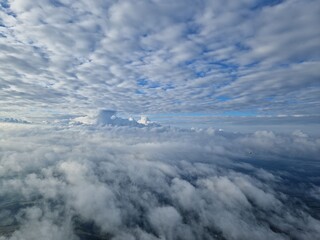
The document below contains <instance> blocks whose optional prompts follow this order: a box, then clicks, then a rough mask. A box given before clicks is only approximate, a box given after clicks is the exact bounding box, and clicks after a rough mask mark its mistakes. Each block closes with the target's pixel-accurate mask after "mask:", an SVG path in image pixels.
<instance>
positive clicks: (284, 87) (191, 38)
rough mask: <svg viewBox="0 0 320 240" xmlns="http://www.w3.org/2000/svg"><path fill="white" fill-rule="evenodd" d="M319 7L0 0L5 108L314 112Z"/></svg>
mask: <svg viewBox="0 0 320 240" xmlns="http://www.w3.org/2000/svg"><path fill="white" fill-rule="evenodd" d="M319 12H320V6H319V4H318V2H317V1H316V0H307V1H303V0H293V1H260V0H243V1H237V2H236V3H235V2H234V1H222V0H217V1H207V0H197V1H189V0H179V1H175V2H174V3H173V2H172V1H139V2H138V3H136V2H134V3H133V2H132V1H127V0H122V1H94V2H88V1H83V0H79V1H76V2H74V1H68V0H53V1H52V0H39V1H37V2H35V1H32V0H23V1H22V0H8V1H2V3H1V4H0V19H1V21H0V36H1V38H0V49H1V54H0V76H1V78H0V86H1V89H2V91H1V93H0V99H1V100H0V101H1V110H2V111H8V110H11V111H14V112H15V114H16V115H19V114H20V115H21V116H24V115H29V116H35V115H38V114H39V113H42V114H43V115H46V114H47V115H48V114H55V113H57V112H59V113H60V112H62V113H66V112H67V113H68V114H69V113H73V114H79V113H80V114H81V113H83V112H87V111H89V110H90V109H97V108H98V109H100V108H109V109H119V110H121V111H125V112H128V113H138V114H140V113H158V112H194V111H205V112H218V113H219V112H221V111H228V110H238V111H251V110H254V111H256V112H258V113H259V112H262V113H265V114H288V115H290V114H305V115H310V114H312V113H315V112H319V107H318V106H319V104H318V103H319V96H320V94H319V83H318V79H319V71H318V69H319V55H320V52H319V51H320V50H319V49H320V46H319V41H318V39H319V38H320V30H319V28H318V27H317V26H318V22H319V21H320V17H319V16H320V14H319ZM49 109H50V110H51V111H53V112H50V111H49ZM30 110H32V111H30ZM21 116H20V117H21ZM17 117H19V116H17Z"/></svg>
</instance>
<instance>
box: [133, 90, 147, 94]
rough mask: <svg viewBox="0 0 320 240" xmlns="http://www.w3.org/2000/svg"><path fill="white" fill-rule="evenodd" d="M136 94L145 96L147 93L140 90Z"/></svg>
mask: <svg viewBox="0 0 320 240" xmlns="http://www.w3.org/2000/svg"><path fill="white" fill-rule="evenodd" d="M135 93H136V94H138V95H143V94H145V92H143V91H142V90H139V89H137V90H136V91H135Z"/></svg>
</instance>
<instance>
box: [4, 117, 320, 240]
mask: <svg viewBox="0 0 320 240" xmlns="http://www.w3.org/2000/svg"><path fill="white" fill-rule="evenodd" d="M0 136H1V138H0V141H1V144H0V159H1V165H0V176H1V182H0V201H1V204H0V224H1V227H0V231H1V234H2V236H0V239H1V240H5V239H6V240H8V239H10V240H17V239H25V240H29V239H30V240H37V239H57V240H58V239H59V240H60V239H100V237H101V239H123V240H127V239H146V240H147V239H148V240H149V239H167V240H170V239H190V240H193V239H199V240H200V239H266V240H267V239H268V240H269V239H310V240H314V239H316V238H317V237H318V236H319V234H320V221H319V220H318V219H317V218H319V214H318V217H317V214H316V212H315V211H311V210H310V207H309V206H307V205H306V204H305V203H303V202H301V201H299V198H300V200H301V196H302V197H309V199H313V200H314V201H316V200H315V199H318V200H319V198H320V195H319V185H316V184H310V183H308V180H306V179H307V178H308V176H307V174H305V173H304V174H305V175H304V180H303V181H302V183H303V182H304V183H303V184H304V185H303V184H302V185H301V184H298V183H297V184H294V188H292V189H291V187H292V186H290V185H289V184H288V181H287V180H288V179H290V178H291V177H292V178H294V177H297V176H298V174H297V172H298V173H299V171H302V172H303V171H304V170H305V169H306V168H305V165H307V163H308V162H310V161H311V162H313V166H312V169H316V170H315V171H317V172H318V170H319V162H318V160H319V159H318V156H319V155H320V139H317V138H311V137H309V136H307V135H306V134H304V133H302V132H300V131H296V132H294V133H292V134H290V135H277V134H274V133H272V132H266V131H258V132H255V133H254V134H232V133H227V132H221V131H216V130H213V129H207V130H201V131H196V130H181V129H177V128H168V127H144V128H133V127H125V126H122V127H117V126H104V127H102V126H73V127H62V126H60V127H52V126H42V127H41V126H34V125H31V124H13V123H2V124H1V129H0ZM297 159H300V161H301V162H302V163H303V164H302V165H300V167H298V168H297V169H296V170H295V171H296V172H294V171H293V170H292V169H290V166H291V167H292V166H294V163H295V161H296V160H297ZM301 159H303V161H302V160H301ZM280 162H281V163H282V164H288V167H285V168H282V169H280V168H277V167H275V168H270V169H269V170H268V169H267V168H263V167H259V166H258V165H259V164H260V163H261V164H262V163H265V164H267V165H268V163H270V165H272V164H277V163H280ZM316 177H318V176H317V175H315V176H313V178H314V179H316ZM310 179H311V178H310ZM315 182H316V180H315ZM306 183H308V184H306ZM284 186H285V188H283V187H284ZM294 190H299V191H301V193H302V195H301V196H300V197H299V196H290V191H294ZM288 191H289V192H288ZM94 237H95V238H94ZM102 237H104V238H102Z"/></svg>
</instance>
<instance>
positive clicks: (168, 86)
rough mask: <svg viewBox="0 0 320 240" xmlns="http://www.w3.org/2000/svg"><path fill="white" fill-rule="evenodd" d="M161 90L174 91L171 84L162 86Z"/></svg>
mask: <svg viewBox="0 0 320 240" xmlns="http://www.w3.org/2000/svg"><path fill="white" fill-rule="evenodd" d="M161 88H162V90H165V91H167V90H170V89H174V86H173V85H172V84H166V85H164V86H162V87H161Z"/></svg>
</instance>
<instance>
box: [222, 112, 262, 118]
mask: <svg viewBox="0 0 320 240" xmlns="http://www.w3.org/2000/svg"><path fill="white" fill-rule="evenodd" d="M256 115H257V114H256V112H255V111H226V112H223V113H222V116H226V117H254V116H256Z"/></svg>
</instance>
